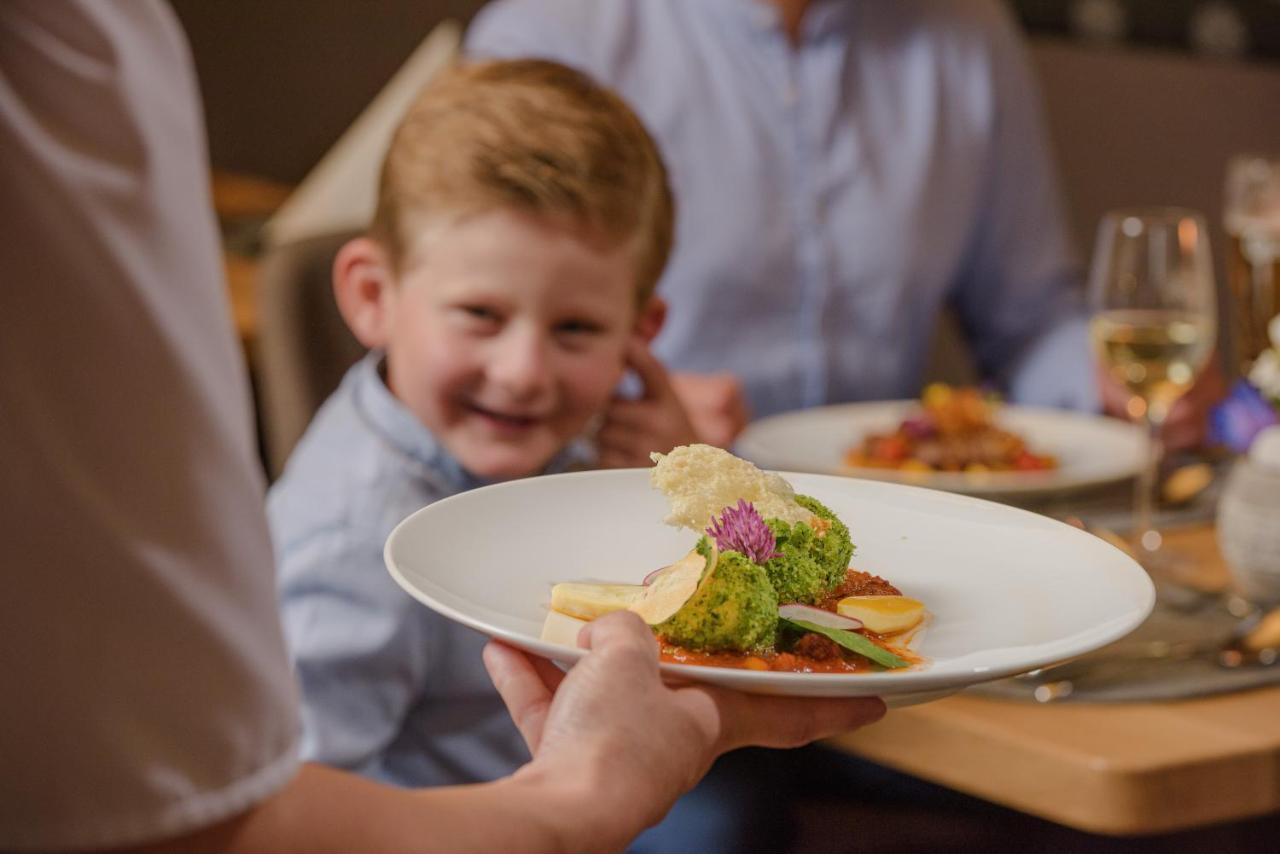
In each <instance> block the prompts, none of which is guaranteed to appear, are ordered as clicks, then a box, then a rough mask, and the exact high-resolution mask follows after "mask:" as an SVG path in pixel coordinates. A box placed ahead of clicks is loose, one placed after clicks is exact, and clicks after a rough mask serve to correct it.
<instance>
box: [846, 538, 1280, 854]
mask: <svg viewBox="0 0 1280 854" xmlns="http://www.w3.org/2000/svg"><path fill="white" fill-rule="evenodd" d="M1167 541H1168V542H1169V543H1170V544H1171V545H1173V546H1174V547H1176V548H1179V549H1182V550H1186V551H1188V552H1193V553H1195V554H1196V555H1198V556H1199V557H1200V558H1201V559H1202V560H1203V561H1204V565H1205V567H1206V571H1207V572H1208V573H1209V576H1210V577H1211V578H1217V579H1223V578H1225V574H1226V569H1225V567H1224V566H1223V564H1222V559H1221V557H1220V555H1219V553H1218V549H1217V543H1216V541H1215V539H1214V535H1213V529H1212V528H1211V527H1207V526H1201V527H1196V528H1189V529H1184V530H1182V531H1174V532H1171V533H1169V534H1168V536H1167ZM832 743H833V744H834V745H835V746H836V747H838V748H840V749H842V750H847V751H849V752H851V753H854V754H857V755H859V756H862V757H864V758H867V759H871V760H873V761H875V762H878V763H880V764H882V765H887V766H889V767H892V768H896V769H898V770H900V771H905V772H907V773H910V774H914V775H915V776H917V777H921V778H924V779H926V780H930V781H932V782H935V783H939V784H942V785H944V786H948V787H950V788H952V789H956V790H958V791H961V792H965V793H966V794H970V795H975V796H977V797H981V798H985V799H987V800H990V801H993V802H996V803H999V804H1002V805H1004V806H1008V807H1012V808H1014V809H1017V810H1021V811H1023V812H1026V813H1030V814H1032V815H1037V816H1040V817H1042V818H1047V819H1049V820H1051V821H1056V822H1058V823H1060V824H1064V825H1068V826H1070V827H1074V828H1076V829H1079V830H1086V831H1091V832H1094V833H1105V834H1111V835H1132V834H1147V833H1160V832H1169V831H1175V830H1183V829H1187V828H1191V827H1196V826H1200V825H1205V824H1210V823H1216V822H1223V821H1230V820H1235V819H1243V818H1247V817H1252V816H1257V815H1262V814H1265V813H1268V812H1272V811H1275V810H1280V687H1274V688H1264V689H1258V690H1253V691H1247V692H1241V693H1238V694H1226V695H1220V696H1216V697H1206V698H1203V699H1194V700H1183V701H1178V702H1167V703H1110V704H1083V703H1076V704H1064V705H1047V706H1041V705H1036V704H1030V703H1026V704H1024V703H1017V702H1010V701H1003V700H992V699H984V698H979V697H970V696H965V695H963V694H960V695H957V696H954V697H948V698H946V699H944V700H939V701H937V702H933V703H927V704H925V705H921V706H913V707H908V708H904V709H899V710H894V711H891V712H890V713H889V714H888V715H887V716H886V717H885V719H884V720H882V721H881V722H880V723H878V724H876V725H874V726H871V727H867V728H866V729H863V730H860V731H858V732H855V733H852V734H849V735H846V736H841V737H839V738H836V739H833V741H832ZM1278 844H1280V843H1278Z"/></svg>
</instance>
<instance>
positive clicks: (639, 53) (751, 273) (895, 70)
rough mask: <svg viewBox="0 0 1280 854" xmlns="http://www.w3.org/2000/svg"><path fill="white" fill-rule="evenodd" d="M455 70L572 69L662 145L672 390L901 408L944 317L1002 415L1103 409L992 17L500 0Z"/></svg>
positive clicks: (789, 4)
mask: <svg viewBox="0 0 1280 854" xmlns="http://www.w3.org/2000/svg"><path fill="white" fill-rule="evenodd" d="M467 50H468V52H469V53H470V54H471V55H473V56H522V55H534V56H543V57H548V58H553V59H557V60H560V61H562V62H566V63H568V64H571V65H576V66H578V67H580V68H582V69H584V70H586V71H587V72H589V73H591V74H593V75H594V76H595V77H596V78H597V79H599V80H601V81H602V82H604V83H605V84H607V85H610V86H612V87H613V88H615V89H616V90H617V91H619V92H620V93H621V94H622V95H623V96H624V97H625V98H627V99H628V100H629V101H630V102H631V104H632V105H633V106H634V107H635V109H636V110H637V112H638V113H639V114H640V116H641V117H642V118H643V119H644V120H645V122H646V124H647V125H648V127H649V129H650V131H651V132H652V133H653V134H654V136H655V137H656V138H657V139H658V141H659V144H660V146H661V148H662V151H663V155H664V157H665V158H666V161H667V163H668V164H669V165H670V169H671V173H672V180H673V183H674V189H675V194H676V198H677V200H678V204H679V218H678V227H677V238H676V250H675V254H674V256H673V257H672V260H671V264H670V266H669V267H668V270H667V272H666V275H665V276H664V278H663V280H662V282H661V285H660V292H661V293H662V295H663V296H664V297H665V299H666V300H667V301H668V303H669V305H670V307H671V311H670V316H669V319H668V322H667V326H666V328H665V329H664V331H663V333H662V335H661V336H660V337H659V339H658V341H657V345H656V351H657V354H658V355H659V356H660V357H661V358H662V359H664V360H665V361H666V362H667V364H668V365H669V366H671V367H672V368H673V369H675V370H677V371H679V372H682V373H684V374H685V377H683V378H682V379H681V381H682V382H684V383H685V384H686V386H685V387H686V388H687V387H688V383H689V382H690V381H691V380H690V377H689V375H690V374H705V373H707V372H714V371H723V370H728V371H731V372H732V373H733V374H735V375H736V376H737V377H738V378H740V380H741V383H742V387H743V390H744V391H745V396H746V399H747V403H748V404H749V407H750V409H751V410H752V412H753V413H754V414H755V415H757V416H761V415H768V414H770V413H774V412H780V411H784V410H789V409H796V408H801V407H808V406H814V405H819V404H824V403H831V402H840V401H849V400H860V399H881V398H901V397H908V396H913V395H915V394H916V393H918V391H919V389H920V385H921V383H922V381H923V379H924V376H923V373H924V370H925V367H926V358H927V355H928V352H929V348H930V344H931V338H932V333H933V331H934V329H935V325H936V323H937V321H938V318H939V315H940V313H941V312H942V310H943V308H944V307H945V306H947V305H950V306H952V307H953V308H954V309H955V311H956V313H957V316H958V318H959V321H960V325H961V328H962V330H963V331H964V332H965V334H966V337H967V339H968V342H969V344H970V345H971V346H972V349H973V352H974V355H975V357H976V361H977V366H978V368H979V370H980V372H981V374H982V375H983V377H984V378H986V379H988V380H991V381H993V382H995V383H996V384H997V385H998V386H999V387H1001V388H1002V389H1003V390H1004V391H1005V392H1006V393H1007V394H1008V395H1009V397H1010V398H1011V399H1012V400H1014V401H1018V402H1023V403H1035V404H1045V405H1058V406H1068V407H1076V408H1094V407H1096V406H1097V405H1098V402H1097V390H1096V386H1095V381H1094V377H1093V373H1092V368H1091V365H1090V359H1089V356H1088V348H1087V338H1086V329H1085V318H1084V312H1083V306H1082V300H1081V295H1080V290H1079V267H1078V264H1077V262H1076V259H1075V258H1074V256H1073V254H1072V250H1071V246H1070V240H1069V236H1068V232H1067V227H1066V223H1065V219H1064V215H1063V210H1062V205H1061V201H1060V197H1059V191H1058V187H1057V184H1056V180H1055V176H1054V171H1053V168H1052V165H1051V162H1050V157H1049V153H1048V145H1047V140H1046V134H1045V129H1044V126H1043V122H1042V118H1041V115H1040V108H1039V103H1038V96H1037V92H1036V90H1035V85H1034V82H1033V78H1032V75H1031V73H1030V70H1029V67H1028V64H1027V60H1026V57H1025V56H1024V52H1023V48H1022V45H1021V43H1020V41H1019V35H1018V32H1017V29H1016V27H1015V26H1014V24H1013V22H1012V21H1011V20H1010V19H1009V17H1008V15H1007V13H1006V11H1005V10H1004V8H1003V5H1002V4H1000V3H999V2H997V0H974V2H966V3H955V2H950V1H949V0H896V2H893V3H879V2H877V3H868V2H858V0H772V2H766V0H695V2H690V0H645V2H633V0H497V2H495V3H492V4H490V5H489V6H487V7H486V8H485V9H484V10H482V12H481V13H480V15H479V16H478V17H477V19H476V20H475V22H474V23H473V25H472V27H471V29H470V31H469V33H468V38H467ZM703 388H705V386H703ZM693 397H694V396H693V395H687V396H686V402H687V403H689V404H690V406H691V407H694V408H697V406H698V401H697V400H696V399H690V398H693ZM711 397H712V399H716V398H715V395H711ZM703 414H705V413H703ZM713 414H714V413H713ZM704 432H709V431H704Z"/></svg>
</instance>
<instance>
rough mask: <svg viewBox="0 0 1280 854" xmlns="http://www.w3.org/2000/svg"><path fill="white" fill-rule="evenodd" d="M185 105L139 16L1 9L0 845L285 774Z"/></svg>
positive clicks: (143, 827) (124, 837)
mask: <svg viewBox="0 0 1280 854" xmlns="http://www.w3.org/2000/svg"><path fill="white" fill-rule="evenodd" d="M198 104H199V99H198V92H197V90H196V86H195V80H194V75H193V73H192V71H191V62H190V58H189V56H188V54H187V49H186V44H185V42H184V40H183V38H182V35H181V32H180V29H179V27H178V25H177V22H176V20H175V19H174V17H173V15H172V13H171V12H170V10H169V9H168V7H167V5H166V4H163V3H161V2H159V0H134V2H128V3H123V2H121V3H100V2H93V0H65V2H59V3H48V2H45V0H29V1H28V0H6V2H4V3H0V188H3V189H2V190H0V223H3V226H4V230H3V234H2V235H0V461H2V462H0V548H2V549H3V555H4V557H3V570H2V571H0V626H3V627H4V642H3V643H0V680H2V682H0V684H2V685H3V687H2V688H0V691H3V694H4V700H3V701H2V702H0V768H3V773H0V849H5V850H9V849H22V848H26V849H39V850H50V849H57V848H63V847H82V846H107V845H123V844H129V843H136V842H141V841H149V840H156V839H162V838H164V837H166V836H169V835H176V834H180V833H183V832H186V831H190V830H194V829H196V828H198V827H201V826H204V825H207V824H210V823H213V822H216V821H218V820H220V819H223V818H226V817H229V816H231V815H233V814H235V813H237V812H240V811H242V810H244V809H246V808H248V807H250V806H251V805H252V804H254V803H255V802H256V801H258V800H261V799H262V798H265V797H267V796H268V795H270V794H271V793H272V792H274V791H275V790H276V789H278V788H279V787H280V786H282V785H284V784H285V783H286V782H287V781H288V780H289V779H290V778H291V776H292V775H293V773H294V772H295V770H296V764H297V759H296V742H297V732H298V723H297V705H296V703H297V701H296V692H295V688H294V682H293V679H292V675H291V673H290V670H289V666H288V662H287V657H286V655H285V650H284V645H283V642H282V639H281V632H280V627H279V623H278V620H277V616H276V604H275V594H274V588H273V568H272V559H271V548H270V543H269V538H268V534H267V528H266V521H265V517H264V514H263V507H262V502H263V489H264V484H263V479H262V475H261V473H260V470H259V468H258V465H257V462H256V456H255V446H254V441H253V433H252V420H251V409H250V404H249V394H248V387H247V383H246V380H245V376H244V369H243V361H242V359H241V357H240V356H239V354H238V351H237V349H236V343H235V339H234V335H233V333H232V328H231V322H230V316H229V311H228V309H227V306H226V301H225V296H224V292H223V283H222V280H221V276H220V269H221V268H220V256H219V253H218V248H217V238H216V225H215V222H214V220H213V216H212V212H211V206H210V199H209V189H208V172H207V164H206V156H205V149H204V133H203V127H202V124H201V118H200V113H199V109H198Z"/></svg>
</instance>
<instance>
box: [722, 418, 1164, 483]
mask: <svg viewBox="0 0 1280 854" xmlns="http://www.w3.org/2000/svg"><path fill="white" fill-rule="evenodd" d="M919 409H920V404H919V402H918V401H912V400H891V401H878V402H870V403H846V404H841V405H838V406H820V407H815V408H813V409H804V410H800V411H797V412H787V413H783V414H781V415H774V416H770V417H768V418H762V419H760V420H759V421H755V422H752V423H751V424H749V425H747V429H746V430H745V431H743V434H742V436H741V437H740V438H739V440H738V443H737V445H736V446H735V448H734V451H735V452H736V453H738V454H739V455H740V456H743V457H746V458H747V459H749V460H751V461H753V462H755V463H756V464H757V465H759V466H761V467H762V468H771V469H788V470H792V471H807V472H818V473H822V474H842V475H852V476H854V477H866V478H873V479H875V480H891V481H897V482H899V483H910V484H914V485H916V486H928V487H931V488H933V489H945V490H947V491H949V492H959V493H962V494H966V495H1007V494H1020V495H1031V494H1036V493H1050V492H1065V491H1067V490H1073V489H1082V488H1085V487H1089V486H1099V485H1102V484H1105V483H1112V482H1115V481H1119V480H1124V479H1126V478H1130V477H1133V476H1134V475H1136V474H1137V473H1138V472H1139V471H1140V470H1141V469H1142V465H1143V461H1144V460H1145V459H1146V447H1147V439H1146V436H1145V435H1144V434H1143V432H1142V429H1141V428H1139V427H1137V426H1136V425H1133V424H1129V423H1128V422H1125V421H1120V420H1118V419H1115V418H1106V417H1103V416H1100V415H1086V414H1082V413H1077V412H1068V411H1065V410H1061V409H1042V408H1037V407H1029V406H1011V405H1006V406H1002V407H1001V408H1000V410H999V412H998V413H997V415H996V423H997V424H998V425H1000V426H1001V427H1003V428H1004V429H1006V430H1010V431H1012V432H1014V433H1017V434H1018V435H1019V436H1021V437H1022V438H1023V439H1025V440H1026V442H1027V444H1028V446H1029V447H1030V448H1031V450H1032V452H1033V453H1037V454H1052V455H1053V456H1055V457H1057V458H1058V466H1059V467H1058V468H1057V469H1054V470H1052V471H1044V472H989V473H981V474H969V473H965V472H903V471H897V470H896V469H877V468H861V467H856V468H855V467H852V466H847V465H845V464H844V455H845V452H846V451H848V450H849V448H850V447H852V446H854V445H857V444H858V443H860V442H861V441H862V438H863V437H864V436H865V435H867V434H869V433H892V432H893V431H894V430H895V429H897V427H898V424H899V423H901V421H902V419H903V418H904V417H906V416H907V415H909V414H911V413H913V412H918V411H919Z"/></svg>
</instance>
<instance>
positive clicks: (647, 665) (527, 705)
mask: <svg viewBox="0 0 1280 854" xmlns="http://www.w3.org/2000/svg"><path fill="white" fill-rule="evenodd" d="M578 643H579V645H580V646H583V647H586V648H587V649H588V650H590V651H589V653H588V654H587V655H586V656H584V657H583V658H582V660H581V661H579V662H578V663H577V664H576V665H574V667H573V669H572V670H571V671H570V672H569V673H568V674H567V675H566V674H564V673H562V672H561V671H560V670H559V669H558V668H556V667H555V666H554V665H552V664H551V663H549V662H547V661H544V660H542V659H536V658H530V657H529V656H526V655H525V654H524V653H522V652H519V651H517V650H515V649H512V648H511V647H508V646H505V645H503V644H501V643H498V642H491V643H490V644H489V645H488V646H487V647H486V648H485V653H484V661H485V666H486V667H487V668H488V670H489V674H490V676H491V677H492V678H493V681H494V685H495V686H497V689H498V692H499V693H500V694H501V695H502V698H503V700H504V701H505V702H506V704H507V707H508V709H509V710H510V711H511V716H512V718H513V719H514V720H515V722H516V725H517V726H518V727H519V728H520V732H521V733H522V734H523V735H524V738H525V741H526V742H528V744H529V749H530V751H531V752H532V753H533V757H534V759H533V762H532V763H530V764H529V765H527V766H525V767H524V768H523V769H521V770H520V771H519V772H517V774H516V776H517V777H520V776H522V775H524V776H530V775H533V776H537V777H540V778H543V779H548V780H562V781H563V780H573V781H579V782H580V783H581V784H582V786H583V787H584V789H583V790H584V791H588V792H591V793H592V797H591V806H590V809H589V810H588V809H586V807H585V805H584V808H583V810H582V815H583V820H584V821H594V822H596V824H595V826H594V827H593V831H592V832H593V833H596V834H599V836H598V838H599V839H600V840H601V847H602V848H603V847H608V846H621V845H623V844H625V842H626V841H627V840H629V839H630V838H631V837H632V836H634V835H635V834H637V833H639V832H640V831H641V830H642V829H644V828H645V827H647V826H649V825H652V824H654V823H656V822H657V821H658V820H659V819H661V818H662V816H663V815H664V814H665V813H666V812H667V810H668V809H670V808H671V805H672V804H673V803H674V802H675V799H676V798H677V797H679V796H680V795H681V794H682V793H684V792H686V791H688V790H689V789H690V788H692V787H693V785H694V784H695V783H696V782H697V781H698V780H699V779H701V777H702V776H703V775H704V774H705V773H706V772H707V769H708V768H710V766H711V763H712V762H713V761H714V760H715V758H716V757H717V756H719V755H720V754H722V753H724V752H725V751H727V750H732V749H734V748H736V747H743V746H747V745H760V746H765V747H798V746H800V745H803V744H807V743H809V742H811V741H814V740H815V739H819V738H823V737H826V736H829V735H833V734H835V733H838V732H842V731H846V730H850V729H855V728H857V727H860V726H864V725H866V724H869V723H873V722H874V721H876V720H879V719H880V718H881V717H882V716H883V715H884V712H885V706H884V703H883V702H882V701H881V700H879V699H877V698H862V699H847V700H835V699H800V698H790V697H769V696H763V695H749V694H742V693H739V692H736V691H729V690H726V689H721V688H716V687H712V686H707V685H700V684H685V685H679V686H668V685H665V684H663V682H662V681H661V678H660V676H659V671H658V649H657V643H656V641H655V639H654V637H653V634H652V632H651V631H650V630H649V628H648V627H647V626H646V625H645V624H644V623H643V622H642V621H641V620H640V619H639V617H637V616H636V615H634V614H631V613H628V612H619V613H615V614H609V615H607V616H605V617H602V618H600V619H598V620H595V621H593V622H591V623H589V624H587V626H585V627H584V628H583V629H582V632H581V634H580V635H579V638H578ZM606 840H607V842H606Z"/></svg>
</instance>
